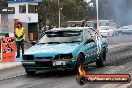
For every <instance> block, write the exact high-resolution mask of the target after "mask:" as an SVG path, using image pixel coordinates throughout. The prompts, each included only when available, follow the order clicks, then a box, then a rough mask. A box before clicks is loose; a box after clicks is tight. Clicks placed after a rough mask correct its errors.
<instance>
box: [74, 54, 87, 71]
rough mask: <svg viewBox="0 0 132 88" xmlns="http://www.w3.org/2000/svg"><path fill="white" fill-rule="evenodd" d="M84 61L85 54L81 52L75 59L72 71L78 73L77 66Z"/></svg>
mask: <svg viewBox="0 0 132 88" xmlns="http://www.w3.org/2000/svg"><path fill="white" fill-rule="evenodd" d="M84 63H85V56H84V55H83V54H79V55H78V57H77V61H76V66H75V67H74V69H73V71H74V73H78V68H79V66H81V65H83V64H84Z"/></svg>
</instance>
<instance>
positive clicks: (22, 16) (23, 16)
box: [8, 2, 38, 23]
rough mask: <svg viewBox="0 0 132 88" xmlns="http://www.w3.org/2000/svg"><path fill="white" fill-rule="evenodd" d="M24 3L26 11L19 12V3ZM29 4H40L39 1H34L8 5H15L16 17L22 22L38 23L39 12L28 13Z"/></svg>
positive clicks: (22, 3) (9, 5) (9, 4)
mask: <svg viewBox="0 0 132 88" xmlns="http://www.w3.org/2000/svg"><path fill="white" fill-rule="evenodd" d="M24 4H25V5H26V13H19V5H24ZM28 5H38V3H33V2H21V3H8V7H15V14H14V19H19V21H20V22H26V23H37V22H38V13H28ZM29 19H30V20H29Z"/></svg>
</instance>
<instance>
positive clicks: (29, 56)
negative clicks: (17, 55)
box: [23, 55, 34, 60]
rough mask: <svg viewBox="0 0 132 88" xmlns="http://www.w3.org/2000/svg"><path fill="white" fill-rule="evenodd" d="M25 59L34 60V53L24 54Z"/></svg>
mask: <svg viewBox="0 0 132 88" xmlns="http://www.w3.org/2000/svg"><path fill="white" fill-rule="evenodd" d="M23 60H34V56H33V55H23Z"/></svg>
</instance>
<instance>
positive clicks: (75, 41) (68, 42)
mask: <svg viewBox="0 0 132 88" xmlns="http://www.w3.org/2000/svg"><path fill="white" fill-rule="evenodd" d="M77 42H80V41H70V42H63V43H77Z"/></svg>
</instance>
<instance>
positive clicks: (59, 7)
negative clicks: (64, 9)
mask: <svg viewBox="0 0 132 88" xmlns="http://www.w3.org/2000/svg"><path fill="white" fill-rule="evenodd" d="M58 7H59V28H60V0H58Z"/></svg>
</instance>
